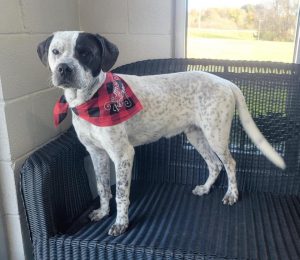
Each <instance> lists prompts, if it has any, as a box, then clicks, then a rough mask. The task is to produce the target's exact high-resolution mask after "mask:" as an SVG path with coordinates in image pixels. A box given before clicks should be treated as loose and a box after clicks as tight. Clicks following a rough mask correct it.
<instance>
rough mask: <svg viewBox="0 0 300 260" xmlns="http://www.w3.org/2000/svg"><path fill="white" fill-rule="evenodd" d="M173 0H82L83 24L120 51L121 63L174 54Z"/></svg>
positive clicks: (82, 26) (85, 28)
mask: <svg viewBox="0 0 300 260" xmlns="http://www.w3.org/2000/svg"><path fill="white" fill-rule="evenodd" d="M174 8H175V1H174V0H163V1H161V0H151V1H148V0H102V1H98V0H80V1H79V19H80V27H81V29H82V30H84V31H88V32H97V33H100V34H101V35H103V36H104V37H106V38H108V39H109V40H111V41H112V42H113V43H115V44H116V45H117V46H118V47H119V50H120V55H119V58H118V60H117V64H116V66H118V65H122V64H126V63H129V62H133V61H137V60H143V59H154V58H170V57H173V31H174V28H173V13H174Z"/></svg>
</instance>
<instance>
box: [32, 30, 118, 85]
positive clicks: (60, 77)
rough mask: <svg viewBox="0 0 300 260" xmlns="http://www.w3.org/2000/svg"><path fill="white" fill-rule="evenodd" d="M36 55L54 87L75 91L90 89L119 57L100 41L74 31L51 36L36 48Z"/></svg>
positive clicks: (92, 36) (102, 40)
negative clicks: (45, 67)
mask: <svg viewBox="0 0 300 260" xmlns="http://www.w3.org/2000/svg"><path fill="white" fill-rule="evenodd" d="M37 52H38V55H39V58H40V60H41V61H42V63H43V64H44V65H45V66H48V67H49V68H50V70H51V72H52V83H53V85H54V86H56V87H62V88H76V89H83V88H86V87H89V86H90V85H92V84H93V83H94V82H95V79H96V78H97V77H98V75H99V74H100V72H101V71H108V70H109V69H111V67H112V66H113V65H114V64H115V62H116V60H117V58H118V55H119V51H118V48H117V47H116V46H115V45H114V44H112V43H111V42H109V41H108V40H107V39H105V38H104V37H102V36H100V35H98V34H91V33H85V32H75V31H74V32H73V31H65V32H56V33H54V34H53V35H51V36H50V37H48V38H47V39H46V40H45V41H43V42H41V43H40V44H39V45H38V48H37Z"/></svg>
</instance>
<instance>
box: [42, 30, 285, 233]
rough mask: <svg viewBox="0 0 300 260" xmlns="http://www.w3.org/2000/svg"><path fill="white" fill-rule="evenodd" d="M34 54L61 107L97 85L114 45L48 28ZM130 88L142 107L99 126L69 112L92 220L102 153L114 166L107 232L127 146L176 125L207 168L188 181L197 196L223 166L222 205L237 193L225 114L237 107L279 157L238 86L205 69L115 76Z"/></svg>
mask: <svg viewBox="0 0 300 260" xmlns="http://www.w3.org/2000/svg"><path fill="white" fill-rule="evenodd" d="M38 54H39V57H40V59H41V61H42V62H43V63H44V64H45V65H46V66H49V68H50V70H51V72H52V83H53V85H54V86H55V87H60V88H62V89H63V91H64V95H65V98H66V100H67V102H68V104H69V106H70V107H71V108H72V107H76V106H78V105H80V104H83V103H85V102H86V101H88V100H89V99H90V98H91V97H92V96H93V95H94V94H95V93H96V91H97V90H98V88H99V87H100V86H101V85H102V84H101V83H103V82H104V80H105V77H106V72H107V71H108V70H109V69H111V67H112V66H113V65H114V63H115V61H116V59H117V57H118V54H119V52H118V48H117V47H116V46H115V45H114V44H112V43H111V42H109V41H108V40H107V39H105V38H104V37H102V36H100V35H97V34H96V35H95V34H90V33H84V32H76V31H65V32H56V33H54V34H53V35H51V36H50V37H49V38H48V39H46V40H45V41H43V42H41V43H40V44H39V46H38ZM118 76H120V77H121V78H122V79H123V80H124V81H125V82H126V83H127V84H128V85H129V86H130V87H131V89H132V91H133V92H134V94H135V95H136V96H137V98H138V99H139V100H140V102H141V103H142V105H143V110H142V111H141V112H139V113H138V114H136V115H135V116H133V117H132V118H130V119H129V120H127V121H125V122H122V123H120V124H117V125H114V126H109V127H99V126H96V125H93V124H91V123H90V122H88V121H86V120H84V119H82V118H80V117H79V116H77V115H76V114H75V113H74V112H72V122H73V125H74V128H75V130H76V132H77V135H78V138H79V140H80V141H81V142H82V144H83V145H84V146H85V147H86V149H87V150H88V152H89V153H90V155H91V158H92V162H93V166H94V169H95V174H96V181H97V189H98V193H99V197H100V205H101V206H100V208H99V209H96V210H94V211H93V212H92V213H91V214H90V219H91V220H93V221H99V220H100V219H102V218H103V217H105V216H107V215H108V214H109V200H110V199H111V197H112V195H111V189H110V168H109V158H110V159H111V160H112V161H113V163H114V165H115V171H116V204H117V217H116V221H115V223H114V224H113V225H112V226H111V228H110V229H109V235H113V236H118V235H120V234H122V233H124V232H125V231H126V229H127V228H128V223H129V219H128V207H129V192H130V183H131V170H132V164H133V159H134V147H135V146H139V145H142V144H147V143H150V142H154V141H156V140H158V139H160V138H161V137H167V138H168V137H171V136H174V135H177V134H180V133H182V132H184V133H185V134H186V136H187V139H188V140H189V142H190V143H191V144H192V145H193V146H194V147H195V149H196V150H197V151H198V152H199V153H200V154H201V156H202V157H203V159H204V160H205V161H206V163H207V166H208V169H209V177H208V179H207V181H206V182H205V183H204V185H198V186H196V187H195V188H194V190H193V194H195V195H199V196H202V195H203V194H207V193H208V192H209V191H210V188H211V186H212V185H213V184H214V182H215V181H216V179H217V177H218V175H219V173H220V171H221V168H222V166H223V165H224V167H225V170H226V173H227V176H228V190H227V192H226V194H225V196H224V198H223V203H224V204H229V205H232V204H234V203H235V202H236V201H237V200H238V188H237V182H236V170H235V168H236V167H235V165H236V163H235V160H234V159H233V158H232V156H231V153H230V151H229V148H228V143H229V135H230V128H231V121H232V118H233V115H234V110H235V107H236V106H237V109H238V112H239V117H240V120H241V123H242V125H243V127H244V129H245V131H246V133H247V134H248V135H249V137H250V138H251V140H252V141H253V142H254V144H255V145H256V146H257V147H258V148H259V149H260V150H261V151H262V152H263V153H264V155H265V156H266V157H267V158H268V159H269V160H271V161H272V162H273V163H274V164H275V165H277V166H278V167H280V168H282V169H284V168H285V163H284V161H283V159H282V158H281V157H280V156H279V155H278V153H277V152H276V151H275V150H274V149H273V148H272V147H271V145H270V144H269V143H268V142H267V140H266V139H265V138H264V136H263V135H262V134H261V132H260V131H259V130H258V128H257V127H256V125H255V123H254V121H253V119H252V117H251V115H250V113H249V111H248V109H247V106H246V103H245V99H244V96H243V94H242V93H241V91H240V90H239V88H238V87H237V86H236V85H234V84H233V83H231V82H230V81H227V80H225V79H222V78H220V77H217V76H215V75H212V74H209V73H205V72H180V73H173V74H164V75H154V76H132V75H118Z"/></svg>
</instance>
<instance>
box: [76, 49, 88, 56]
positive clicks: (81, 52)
mask: <svg viewBox="0 0 300 260" xmlns="http://www.w3.org/2000/svg"><path fill="white" fill-rule="evenodd" d="M78 54H79V55H80V56H82V57H87V56H89V55H90V52H89V51H88V50H79V51H78Z"/></svg>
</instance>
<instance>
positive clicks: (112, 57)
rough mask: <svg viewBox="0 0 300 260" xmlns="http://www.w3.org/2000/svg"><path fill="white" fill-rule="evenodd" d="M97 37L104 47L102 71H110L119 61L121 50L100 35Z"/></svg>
mask: <svg viewBox="0 0 300 260" xmlns="http://www.w3.org/2000/svg"><path fill="white" fill-rule="evenodd" d="M95 36H96V38H97V40H98V41H99V43H100V45H101V47H102V55H101V69H102V70H103V71H104V72H106V71H109V70H110V69H111V68H112V66H114V64H115V63H116V61H117V58H118V56H119V49H118V47H117V46H116V45H114V44H113V43H111V42H110V41H108V40H107V39H105V38H104V37H103V36H101V35H99V34H96V35H95Z"/></svg>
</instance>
